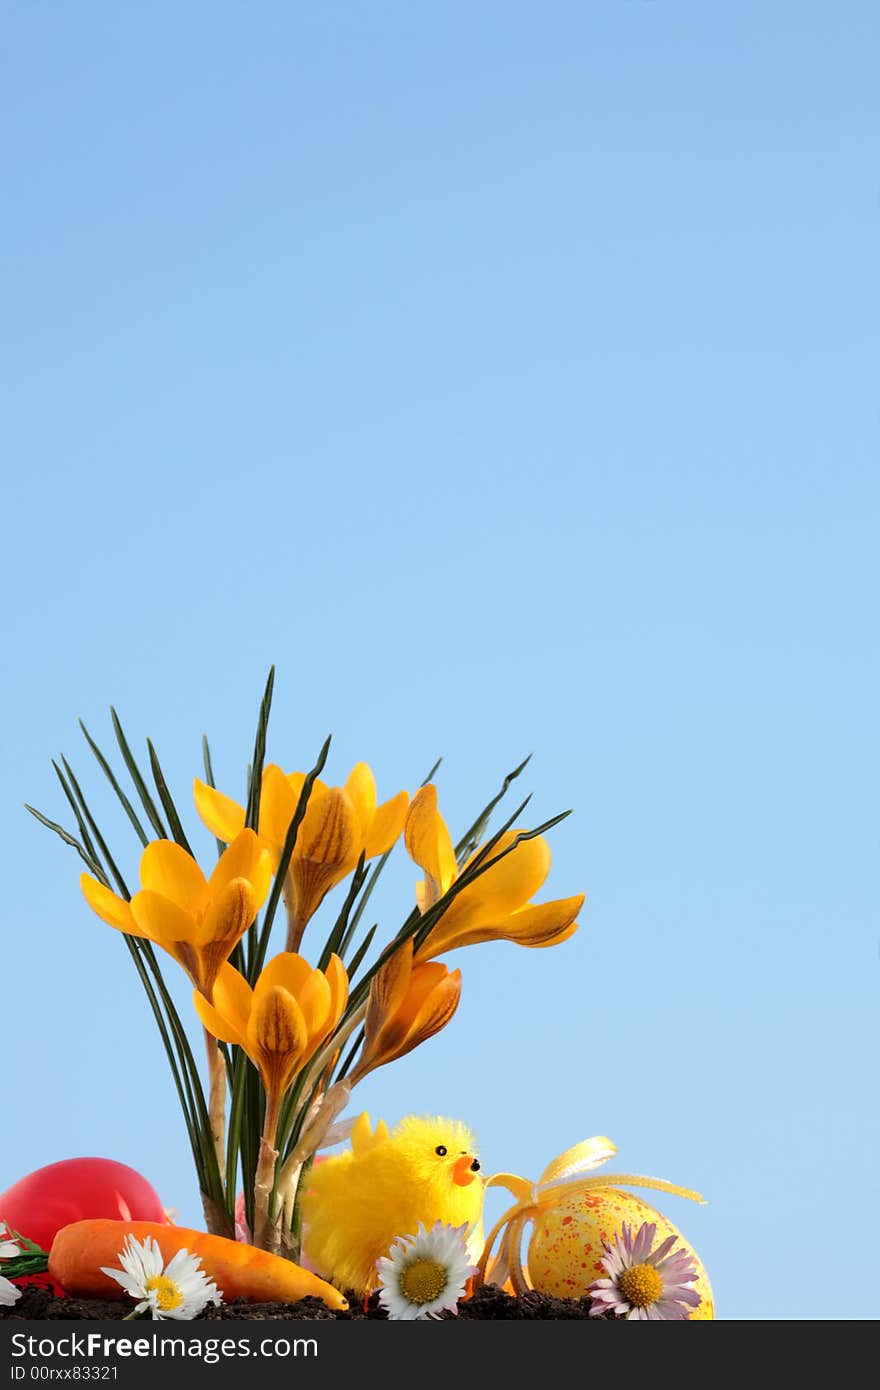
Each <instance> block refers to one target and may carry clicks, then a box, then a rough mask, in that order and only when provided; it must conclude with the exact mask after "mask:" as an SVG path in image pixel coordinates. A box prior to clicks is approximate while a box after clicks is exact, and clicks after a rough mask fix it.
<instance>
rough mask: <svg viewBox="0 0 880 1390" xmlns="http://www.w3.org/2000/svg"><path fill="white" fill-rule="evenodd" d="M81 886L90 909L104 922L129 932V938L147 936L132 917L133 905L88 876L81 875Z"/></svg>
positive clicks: (118, 929)
mask: <svg viewBox="0 0 880 1390" xmlns="http://www.w3.org/2000/svg"><path fill="white" fill-rule="evenodd" d="M79 886H80V888H81V889H82V894H83V897H84V898H85V900H86V902H87V903H88V905H89V907H90V908H91V909H92V911H93V912H96V913H97V914H98V916H99V917H100V918H101V920H102V921H103V922H107V923H108V924H109V925H110V926H111V927H115V928H116V930H117V931H124V932H127V933H128V935H129V936H146V932H144V931H141V929H140V927H139V926H138V925H137V923H136V922H135V920H134V918H133V917H132V915H131V904H130V903H127V902H126V901H125V899H124V898H120V897H118V896H117V894H116V893H111V892H110V889H109V888H105V887H104V885H103V883H99V882H98V880H97V879H95V878H90V877H89V875H88V874H81V875H80V880H79Z"/></svg>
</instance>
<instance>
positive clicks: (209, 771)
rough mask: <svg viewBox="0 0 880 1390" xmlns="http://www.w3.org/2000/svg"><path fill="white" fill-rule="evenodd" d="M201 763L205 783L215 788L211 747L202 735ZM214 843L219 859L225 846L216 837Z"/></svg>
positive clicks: (206, 737) (206, 736)
mask: <svg viewBox="0 0 880 1390" xmlns="http://www.w3.org/2000/svg"><path fill="white" fill-rule="evenodd" d="M202 762H203V763H204V764H205V781H206V782H207V784H208V786H209V787H216V786H217V783H216V782H215V781H214V766H213V763H212V762H211V747H210V744H209V743H208V735H207V734H202ZM214 843H215V844H216V846H217V858H218V859H219V858H220V856H221V855H222V853H223V851H224V850H225V848H226V845H225V843H224V841H223V840H218V839H217V836H216V835H215V836H214Z"/></svg>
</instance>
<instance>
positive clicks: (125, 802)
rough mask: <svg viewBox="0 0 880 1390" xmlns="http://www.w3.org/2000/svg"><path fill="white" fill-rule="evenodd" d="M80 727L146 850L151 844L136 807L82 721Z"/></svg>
mask: <svg viewBox="0 0 880 1390" xmlns="http://www.w3.org/2000/svg"><path fill="white" fill-rule="evenodd" d="M79 727H80V728H81V729H82V731H83V736H84V738H85V740H86V743H87V744H88V745H89V747H90V748H91V750H92V752H93V753H94V755H95V758H96V759H97V762H98V766H99V767H100V769H101V771H102V772H103V774H104V776H105V777H106V778H107V781H108V782H109V783H110V785H111V787H112V788H113V790H114V791H115V793H116V795H117V797H118V798H119V801H120V803H121V805H122V809H123V810H124V811H125V814H126V815H127V816H128V819H129V820H130V821H131V824H132V826H133V827H134V832H135V834H136V835H137V837H138V839H139V840H140V842H141V844H142V845H143V846H144V848H146V846H147V845H148V844H149V837H148V835H147V832H146V831H145V830H144V827H143V826H142V825H141V823H140V820H139V819H138V817H137V815H136V813H135V809H134V807H133V806H132V804H131V802H130V801H129V799H128V797H127V796H126V795H125V792H124V791H123V790H122V788H121V787H120V785H119V783H118V782H117V780H116V777H115V775H114V772H113V769H112V767H111V766H110V764H109V763H108V761H107V759H106V758H105V757H104V754H103V753H102V752H101V750H100V748H99V747H98V745H97V743H96V742H95V740H94V739H93V738H92V736H91V734H90V733H89V731H88V729H87V728H86V726H85V724H84V723H83V721H82V720H80V721H79Z"/></svg>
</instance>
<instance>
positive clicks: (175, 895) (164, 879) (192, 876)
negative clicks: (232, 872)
mask: <svg viewBox="0 0 880 1390" xmlns="http://www.w3.org/2000/svg"><path fill="white" fill-rule="evenodd" d="M141 886H142V887H143V888H147V889H149V890H150V892H153V893H161V895H162V897H163V898H170V900H171V901H172V902H174V903H177V905H178V907H180V908H182V909H183V911H184V912H188V913H189V914H190V916H191V917H198V916H200V915H201V913H202V912H204V910H205V907H206V905H207V901H208V884H207V881H206V879H205V875H204V874H203V873H202V871H201V869H200V868H199V866H198V864H197V863H196V861H195V860H194V859H193V857H192V855H191V854H187V852H186V850H185V849H182V848H181V846H180V845H176V844H175V843H174V841H173V840H154V841H153V843H152V844H151V845H147V848H146V849H145V850H144V852H143V854H142V855H141Z"/></svg>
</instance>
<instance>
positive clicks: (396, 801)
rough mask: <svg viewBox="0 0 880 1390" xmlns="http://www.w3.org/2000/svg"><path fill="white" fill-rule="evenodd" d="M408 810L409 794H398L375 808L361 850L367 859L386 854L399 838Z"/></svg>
mask: <svg viewBox="0 0 880 1390" xmlns="http://www.w3.org/2000/svg"><path fill="white" fill-rule="evenodd" d="M408 810H409V793H408V792H398V793H397V795H396V796H392V797H391V799H390V801H383V803H382V805H381V806H378V807H377V808H376V814H375V816H374V817H373V823H372V825H371V826H370V828H369V830H368V831H367V833H366V835H365V836H364V844H363V849H364V853H365V854H366V856H367V858H368V859H373V858H374V857H375V855H377V854H386V853H387V852H388V850H389V849H391V847H392V845H394V844H396V843H397V841H398V839H399V838H400V833H401V831H402V830H403V827H404V825H405V823H406V816H407V811H408Z"/></svg>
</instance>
